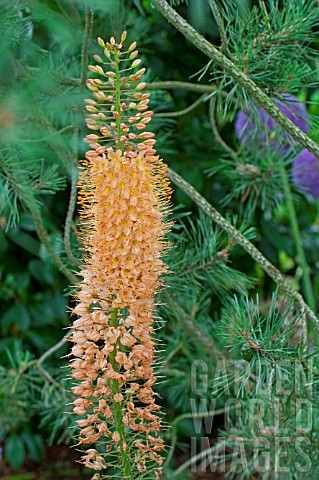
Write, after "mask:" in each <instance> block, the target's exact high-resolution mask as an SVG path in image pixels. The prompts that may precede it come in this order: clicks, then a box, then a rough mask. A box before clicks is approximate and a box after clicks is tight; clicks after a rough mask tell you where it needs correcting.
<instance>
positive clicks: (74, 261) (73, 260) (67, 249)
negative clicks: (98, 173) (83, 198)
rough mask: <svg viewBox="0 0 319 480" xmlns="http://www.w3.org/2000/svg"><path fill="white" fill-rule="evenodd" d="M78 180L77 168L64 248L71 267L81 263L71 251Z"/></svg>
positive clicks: (73, 176) (72, 180)
mask: <svg viewBox="0 0 319 480" xmlns="http://www.w3.org/2000/svg"><path fill="white" fill-rule="evenodd" d="M77 180H78V170H77V168H76V167H75V168H74V170H73V172H72V177H71V192H70V200H69V206H68V211H67V214H66V219H65V226H64V247H65V252H66V254H67V257H68V259H69V262H70V263H71V265H78V263H79V262H78V260H77V259H76V258H75V256H74V255H73V252H72V249H71V227H72V219H73V215H74V210H75V206H76V197H77Z"/></svg>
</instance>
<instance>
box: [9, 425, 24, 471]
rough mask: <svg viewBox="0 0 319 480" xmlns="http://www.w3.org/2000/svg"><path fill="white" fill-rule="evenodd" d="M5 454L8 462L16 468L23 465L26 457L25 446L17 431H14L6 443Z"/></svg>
mask: <svg viewBox="0 0 319 480" xmlns="http://www.w3.org/2000/svg"><path fill="white" fill-rule="evenodd" d="M5 455H6V459H7V461H8V463H9V464H10V466H11V467H12V468H14V469H16V470H17V469H18V468H20V467H21V466H22V464H23V462H24V459H25V447H24V444H23V442H22V439H21V437H20V436H19V435H17V434H16V433H12V434H11V435H10V436H9V437H8V439H7V441H6V444H5Z"/></svg>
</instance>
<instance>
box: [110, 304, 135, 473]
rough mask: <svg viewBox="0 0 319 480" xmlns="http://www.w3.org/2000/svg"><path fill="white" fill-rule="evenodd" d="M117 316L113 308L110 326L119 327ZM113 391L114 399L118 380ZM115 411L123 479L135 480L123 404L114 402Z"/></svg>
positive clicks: (112, 388) (113, 384) (113, 358)
mask: <svg viewBox="0 0 319 480" xmlns="http://www.w3.org/2000/svg"><path fill="white" fill-rule="evenodd" d="M117 314H118V310H117V308H112V310H111V319H110V325H111V326H113V327H116V326H117V325H118V318H117ZM117 345H118V342H116V344H115V345H114V350H113V352H111V353H110V363H111V365H112V367H113V370H114V371H115V372H117V371H118V366H117V362H116V360H115V356H116V351H117ZM111 390H112V394H113V397H114V395H116V394H117V393H120V390H121V389H120V385H119V382H118V380H112V381H111ZM114 411H115V421H116V430H117V431H118V432H119V434H120V440H119V447H120V452H121V457H122V462H123V470H124V477H123V478H125V479H129V480H133V474H132V467H131V462H130V459H129V457H128V455H127V453H126V451H125V445H126V441H125V427H124V423H123V416H122V405H121V402H114Z"/></svg>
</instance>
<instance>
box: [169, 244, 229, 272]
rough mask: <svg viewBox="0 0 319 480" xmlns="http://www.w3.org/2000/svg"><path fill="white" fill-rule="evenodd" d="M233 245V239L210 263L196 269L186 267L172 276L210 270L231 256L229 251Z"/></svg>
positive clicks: (190, 266)
mask: <svg viewBox="0 0 319 480" xmlns="http://www.w3.org/2000/svg"><path fill="white" fill-rule="evenodd" d="M232 244H233V239H231V241H230V242H229V245H228V246H227V247H226V248H223V249H222V250H220V251H219V252H217V253H216V255H215V256H214V257H213V258H212V259H211V260H209V261H208V262H206V263H203V264H202V265H197V266H196V267H194V266H192V265H187V266H186V267H184V268H181V269H180V270H177V271H175V272H174V271H173V272H172V274H173V275H182V274H183V273H188V272H196V270H202V269H205V268H208V267H210V266H212V265H214V263H216V262H219V261H220V260H223V259H224V258H227V257H228V256H229V250H230V248H231V246H232Z"/></svg>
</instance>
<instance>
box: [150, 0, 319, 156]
mask: <svg viewBox="0 0 319 480" xmlns="http://www.w3.org/2000/svg"><path fill="white" fill-rule="evenodd" d="M153 4H154V5H155V7H156V8H157V9H158V10H159V11H160V12H161V13H162V15H163V16H164V17H165V18H166V19H167V20H168V21H169V22H170V23H172V25H174V26H175V27H176V28H177V30H179V31H180V32H181V33H182V34H183V35H184V36H185V37H186V38H187V39H188V40H190V41H191V42H192V43H193V44H194V45H195V46H196V47H197V48H198V49H199V50H200V51H201V52H203V53H204V54H205V55H207V56H208V57H209V58H210V59H212V60H213V61H214V62H216V63H217V64H218V65H220V66H221V67H222V68H223V69H224V71H225V72H227V73H228V74H229V75H230V76H231V77H232V78H233V79H234V80H236V81H237V82H238V83H239V84H240V85H241V86H242V87H243V88H244V89H245V90H247V92H248V93H249V94H250V95H251V96H252V97H253V98H254V99H255V100H256V102H257V103H258V104H259V105H260V106H262V107H263V108H264V109H265V110H266V111H267V112H268V113H269V115H271V117H272V118H273V119H274V120H275V121H276V122H277V123H278V124H279V125H280V126H281V127H283V128H284V129H285V130H286V131H287V132H288V133H289V134H290V135H291V136H292V137H293V138H294V139H295V140H297V141H298V142H299V143H300V144H301V145H303V146H304V147H305V148H307V150H309V151H310V152H312V153H313V154H314V155H315V156H316V157H318V158H319V145H318V144H317V143H316V142H314V141H313V140H312V139H311V138H310V137H308V135H306V134H305V133H303V132H302V131H301V130H300V129H299V128H298V127H296V125H295V124H294V123H293V122H292V121H291V120H289V119H288V118H287V117H286V115H284V114H283V113H282V112H281V111H280V109H279V108H278V107H277V106H276V105H275V103H274V102H272V101H271V100H270V98H269V97H268V96H267V95H266V94H265V93H264V92H263V91H262V90H261V89H260V88H259V87H258V86H257V85H256V84H255V82H253V81H252V80H251V78H250V77H248V76H247V75H246V74H245V73H244V72H242V71H241V70H240V69H239V68H238V67H237V66H236V65H235V64H234V63H233V62H232V61H231V60H229V59H228V58H227V57H226V56H225V55H223V54H222V53H221V52H220V51H219V50H218V49H217V48H216V47H215V46H214V45H213V44H212V43H210V42H208V41H207V40H206V39H205V38H204V37H202V36H201V35H200V34H199V33H198V32H197V31H196V30H195V29H194V28H193V27H192V26H191V25H189V23H187V22H186V20H184V19H183V18H182V17H181V16H180V15H179V14H178V13H177V12H176V11H175V10H174V9H173V8H172V7H171V6H170V5H169V4H168V3H167V2H166V1H165V0H153Z"/></svg>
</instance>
